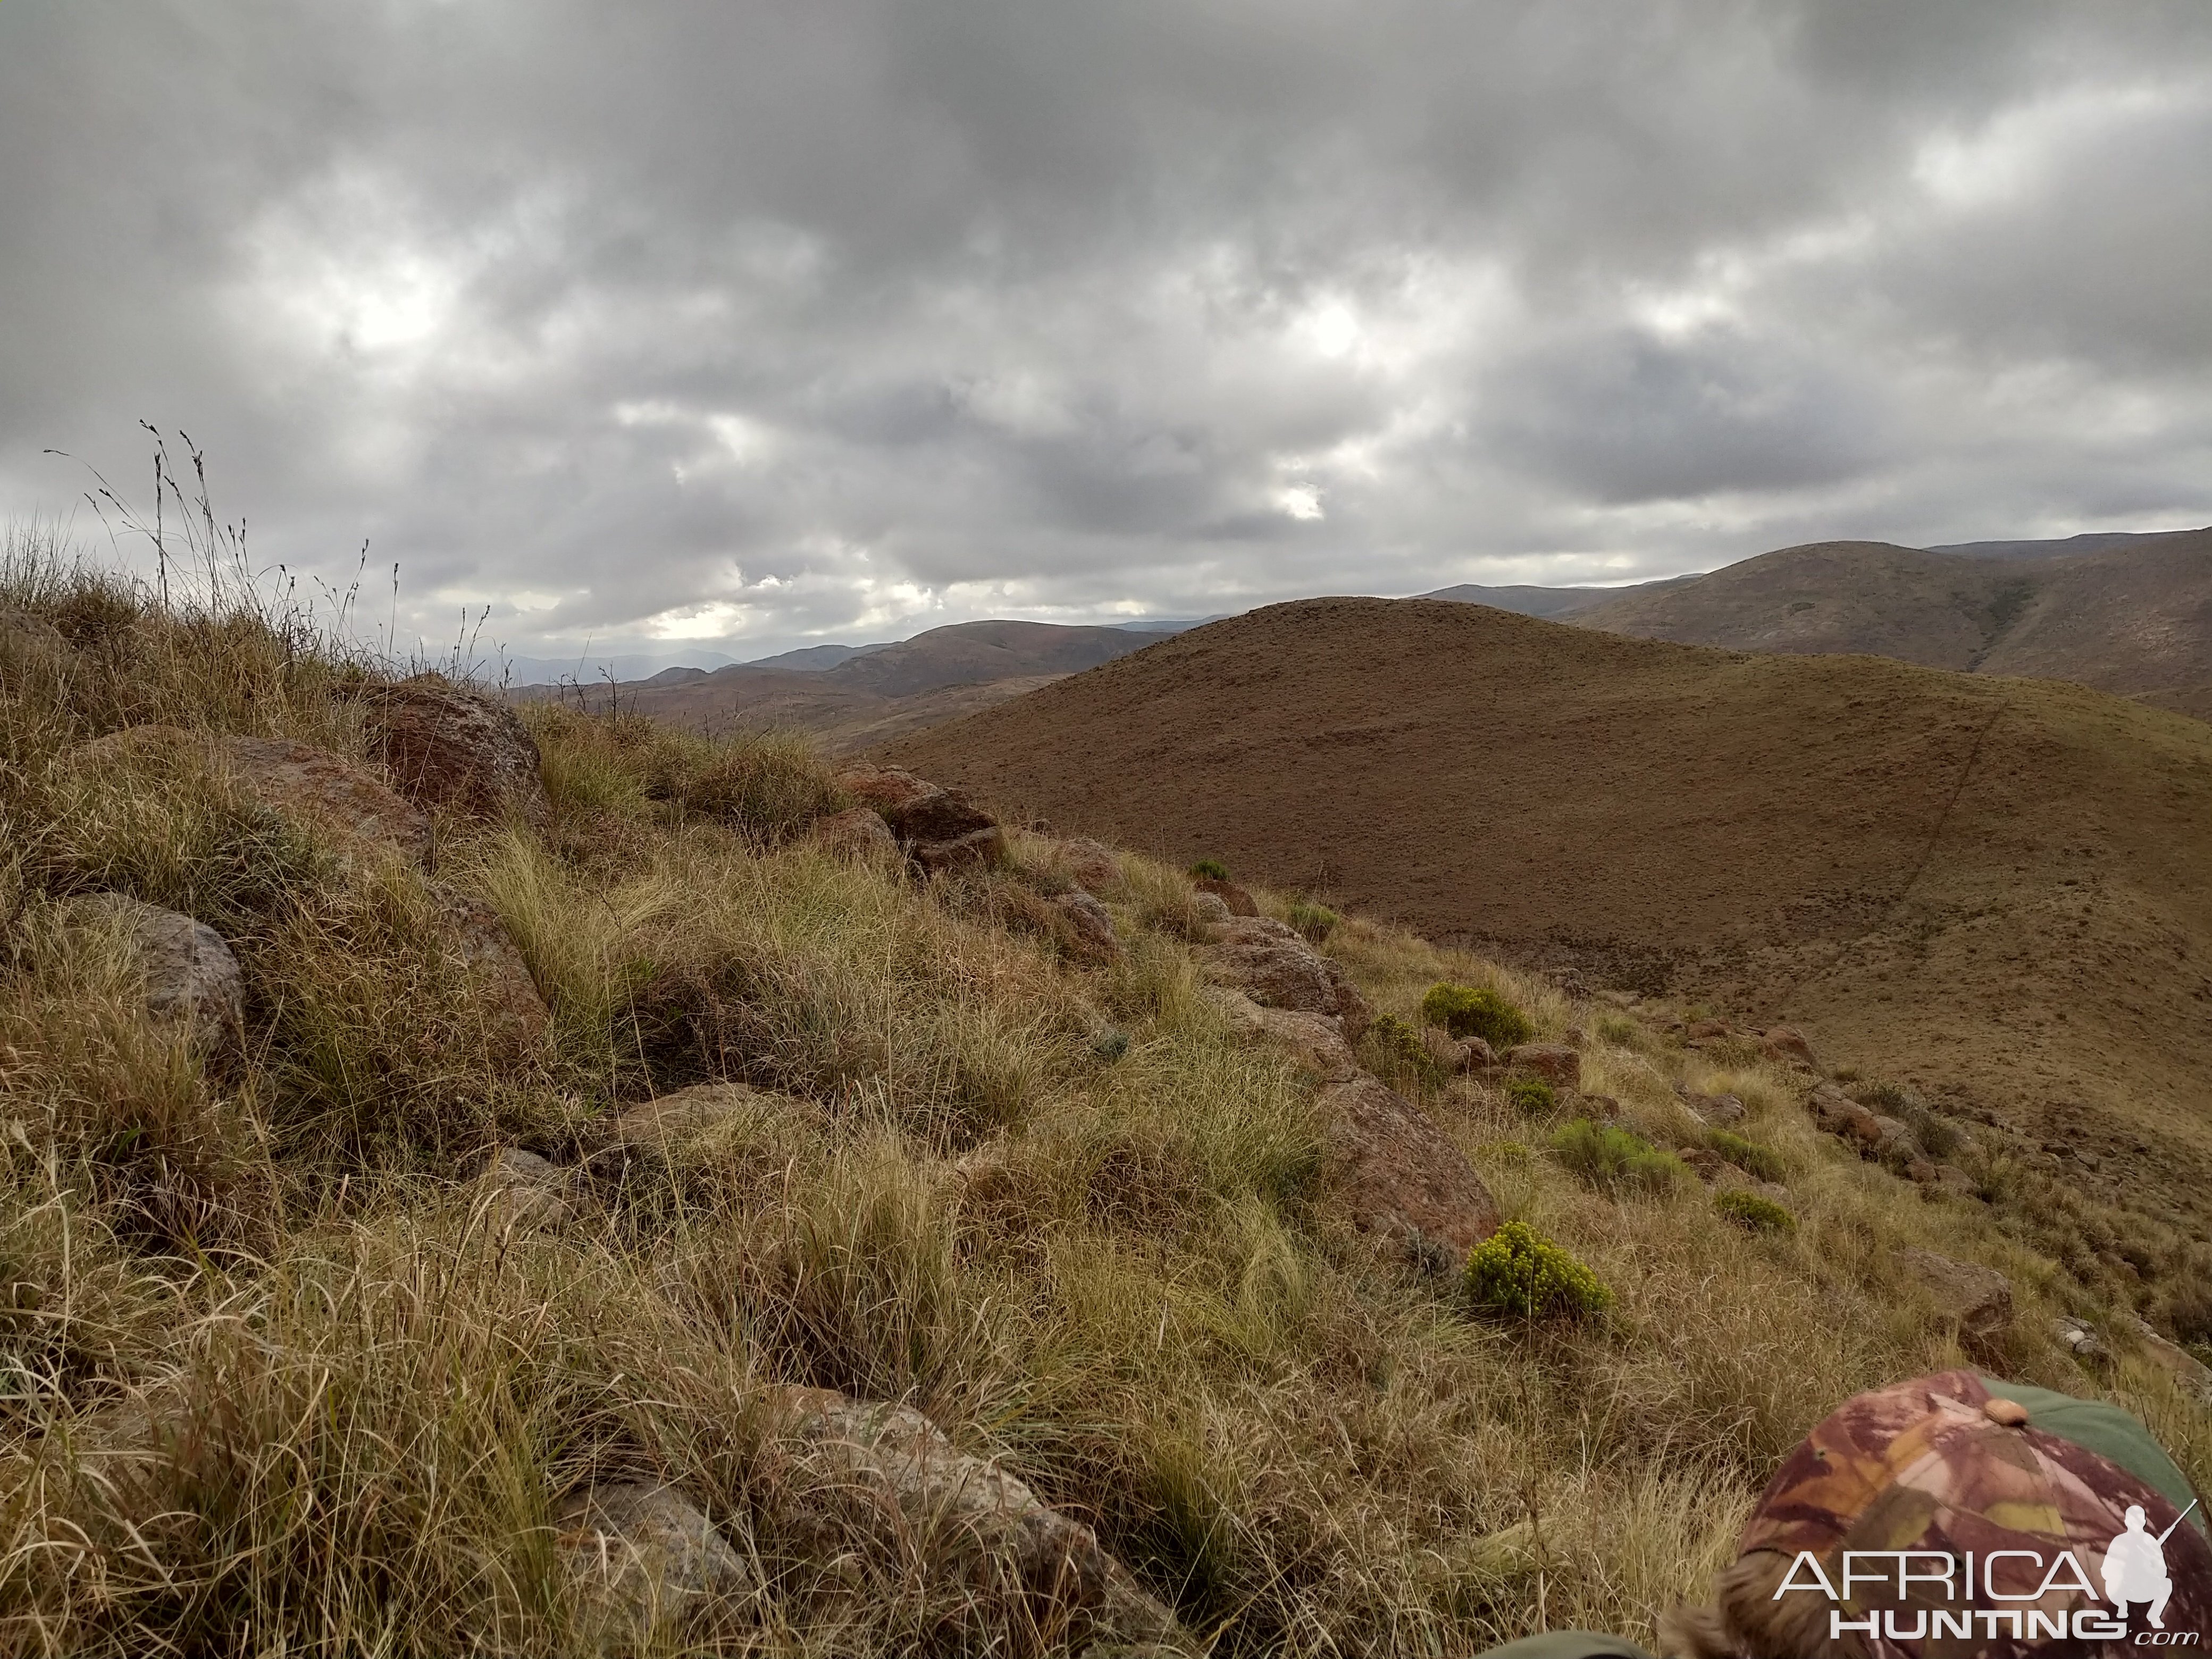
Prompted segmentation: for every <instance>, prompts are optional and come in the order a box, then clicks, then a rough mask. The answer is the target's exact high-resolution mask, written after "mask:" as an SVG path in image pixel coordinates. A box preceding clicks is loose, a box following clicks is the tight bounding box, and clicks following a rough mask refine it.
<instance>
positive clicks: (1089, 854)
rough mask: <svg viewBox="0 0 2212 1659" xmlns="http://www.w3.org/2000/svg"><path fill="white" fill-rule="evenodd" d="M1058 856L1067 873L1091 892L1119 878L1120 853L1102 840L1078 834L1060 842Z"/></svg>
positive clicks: (1107, 885)
mask: <svg viewBox="0 0 2212 1659" xmlns="http://www.w3.org/2000/svg"><path fill="white" fill-rule="evenodd" d="M1060 860H1061V862H1062V863H1063V864H1065V865H1066V866H1067V873H1068V874H1069V875H1071V876H1073V877H1074V878H1075V879H1076V880H1077V881H1079V882H1080V883H1081V884H1083V885H1084V886H1085V887H1087V888H1089V889H1090V890H1091V891H1092V892H1094V893H1095V892H1097V890H1099V889H1100V888H1102V887H1111V886H1112V885H1114V884H1115V883H1116V882H1118V881H1120V880H1121V855H1120V854H1117V853H1115V851H1114V849H1113V848H1110V847H1109V846H1107V845H1106V844H1105V843H1104V842H1098V841H1093V840H1091V838H1090V837H1089V836H1075V837H1073V838H1072V839H1070V840H1067V841H1064V842H1060Z"/></svg>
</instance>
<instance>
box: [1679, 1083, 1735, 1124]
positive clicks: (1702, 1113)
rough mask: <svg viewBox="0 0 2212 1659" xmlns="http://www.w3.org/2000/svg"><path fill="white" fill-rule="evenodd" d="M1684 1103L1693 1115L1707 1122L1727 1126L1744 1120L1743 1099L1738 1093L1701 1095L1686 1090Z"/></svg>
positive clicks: (1683, 1094)
mask: <svg viewBox="0 0 2212 1659" xmlns="http://www.w3.org/2000/svg"><path fill="white" fill-rule="evenodd" d="M1682 1103H1683V1104H1684V1105H1685V1106H1686V1107H1688V1108H1689V1109H1690V1111H1691V1113H1692V1115H1693V1116H1696V1117H1699V1118H1701V1119H1703V1120H1704V1121H1705V1122H1707V1123H1714V1124H1720V1125H1723V1126H1725V1125H1728V1124H1731V1123H1741V1122H1742V1121H1743V1120H1744V1115H1745V1113H1744V1104H1743V1100H1742V1098H1741V1097H1740V1096H1737V1095H1700V1094H1693V1093H1691V1092H1690V1091H1686V1090H1685V1091H1683V1093H1682Z"/></svg>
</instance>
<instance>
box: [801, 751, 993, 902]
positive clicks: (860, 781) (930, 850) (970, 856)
mask: <svg viewBox="0 0 2212 1659" xmlns="http://www.w3.org/2000/svg"><path fill="white" fill-rule="evenodd" d="M837 782H838V783H839V785H840V786H841V787H843V789H844V790H845V792H846V793H848V794H849V795H851V796H852V797H853V798H854V799H855V800H858V801H860V803H862V804H863V805H867V806H871V807H873V808H874V809H875V811H876V812H877V813H878V815H879V816H880V817H882V819H883V821H884V824H885V825H886V826H888V827H889V829H890V832H891V835H892V836H893V837H894V838H896V841H897V842H898V844H899V846H900V847H901V848H902V849H903V850H904V851H905V853H906V855H907V856H908V858H910V859H912V860H914V862H915V866H916V867H917V868H919V869H920V870H921V872H923V873H924V874H926V875H933V876H935V875H945V874H948V873H951V872H957V871H961V870H970V869H975V868H978V867H980V866H985V865H992V864H1003V863H1004V862H1006V831H1005V830H1004V829H1001V828H1000V824H999V821H998V820H997V819H996V818H994V817H992V816H991V815H990V814H989V813H988V812H986V811H984V810H983V809H982V808H981V807H980V806H978V805H975V803H974V802H973V801H971V800H969V799H968V797H967V796H966V795H964V794H963V793H961V792H960V791H958V790H957V789H945V788H941V787H939V786H938V785H936V784H933V783H932V782H930V781H928V780H927V779H926V778H918V777H916V776H915V775H914V774H913V773H911V772H907V771H902V770H901V769H898V768H896V767H867V768H863V769H857V770H854V771H850V772H844V773H841V774H839V775H838V778H837Z"/></svg>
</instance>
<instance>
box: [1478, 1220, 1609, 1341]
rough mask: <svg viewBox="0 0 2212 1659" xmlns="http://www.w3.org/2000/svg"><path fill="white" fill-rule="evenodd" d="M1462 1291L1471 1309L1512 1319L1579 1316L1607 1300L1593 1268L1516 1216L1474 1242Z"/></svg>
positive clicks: (1599, 1308) (1602, 1306) (1605, 1305)
mask: <svg viewBox="0 0 2212 1659" xmlns="http://www.w3.org/2000/svg"><path fill="white" fill-rule="evenodd" d="M1466 1291H1467V1299H1468V1302H1469V1303H1470V1304H1473V1306H1474V1308H1475V1309H1476V1310H1479V1311H1480V1312H1482V1313H1486V1314H1502V1315H1505V1316H1510V1317H1513V1318H1518V1319H1584V1318H1588V1317H1589V1316H1592V1315H1595V1314H1599V1313H1602V1312H1603V1311H1604V1310H1606V1309H1607V1308H1609V1307H1611V1306H1612V1305H1613V1292H1612V1291H1609V1290H1607V1288H1606V1287H1605V1285H1604V1284H1603V1283H1602V1282H1601V1280H1600V1279H1599V1278H1598V1276H1597V1275H1596V1274H1595V1273H1592V1272H1591V1271H1590V1270H1589V1268H1588V1267H1585V1266H1583V1264H1582V1263H1581V1262H1580V1261H1577V1260H1576V1259H1575V1258H1574V1257H1573V1256H1572V1255H1570V1254H1569V1253H1568V1252H1567V1251H1565V1250H1564V1249H1561V1248H1560V1247H1559V1245H1557V1244H1554V1243H1552V1241H1551V1240H1550V1239H1548V1238H1546V1237H1544V1236H1543V1235H1542V1234H1541V1233H1540V1232H1538V1231H1536V1230H1535V1229H1534V1228H1533V1227H1531V1226H1529V1225H1528V1224H1527V1223H1526V1222H1522V1221H1509V1222H1507V1223H1506V1224H1505V1225H1504V1226H1502V1227H1500V1228H1499V1229H1498V1231H1496V1232H1494V1233H1492V1235H1491V1236H1490V1237H1488V1238H1486V1239H1485V1240H1484V1241H1483V1242H1482V1243H1480V1244H1478V1245H1476V1246H1475V1247H1474V1251H1473V1252H1472V1253H1471V1254H1470V1255H1468V1259H1467V1277H1466Z"/></svg>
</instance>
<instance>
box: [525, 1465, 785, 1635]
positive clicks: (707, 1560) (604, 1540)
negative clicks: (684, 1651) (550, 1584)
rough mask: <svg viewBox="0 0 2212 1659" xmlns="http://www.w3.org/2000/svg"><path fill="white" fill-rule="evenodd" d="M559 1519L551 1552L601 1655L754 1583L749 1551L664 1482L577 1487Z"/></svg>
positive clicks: (555, 1519) (560, 1510)
mask: <svg viewBox="0 0 2212 1659" xmlns="http://www.w3.org/2000/svg"><path fill="white" fill-rule="evenodd" d="M553 1527H554V1551H555V1554H556V1558H557V1559H558V1560H559V1561H560V1563H561V1565H562V1569H563V1570H564V1571H565V1573H566V1576H567V1577H568V1582H569V1584H570V1586H571V1589H572V1591H573V1593H574V1595H575V1596H576V1598H577V1600H578V1601H580V1603H581V1604H582V1611H583V1613H584V1623H585V1626H586V1631H587V1632H588V1639H589V1640H591V1642H592V1644H593V1647H594V1649H595V1650H597V1651H598V1652H600V1653H605V1654H614V1653H629V1652H634V1651H635V1650H639V1649H641V1648H645V1647H647V1646H648V1645H650V1644H653V1640H654V1638H655V1636H656V1634H657V1633H659V1632H663V1631H665V1629H666V1628H667V1627H668V1626H671V1625H672V1624H673V1623H674V1622H675V1621H676V1620H678V1619H679V1618H680V1617H681V1616H682V1615H683V1614H684V1613H685V1612H686V1611H687V1610H688V1609H689V1608H690V1607H691V1606H692V1605H693V1604H694V1603H696V1602H698V1601H701V1600H702V1599H703V1598H705V1597H708V1596H710V1595H743V1594H744V1592H745V1591H746V1590H748V1589H751V1588H752V1583H753V1578H752V1572H751V1571H750V1569H749V1568H748V1567H747V1566H746V1565H745V1560H744V1557H743V1556H741V1555H739V1554H738V1553H737V1551H735V1550H734V1549H732V1548H731V1547H730V1544H729V1541H728V1540H727V1539H726V1538H724V1537H723V1536H722V1534H720V1532H719V1531H718V1530H717V1529H716V1528H715V1526H714V1522H711V1521H709V1520H708V1518H707V1516H705V1515H703V1514H702V1513H701V1512H700V1510H699V1509H698V1508H697V1506H696V1505H695V1504H692V1503H691V1501H690V1499H689V1498H685V1497H684V1495H683V1494H682V1493H681V1492H676V1491H674V1490H673V1489H671V1488H670V1487H667V1486H656V1485H653V1484H652V1483H650V1482H647V1481H642V1480H631V1481H620V1482H613V1483H610V1484H609V1485H606V1486H592V1487H590V1488H588V1489H586V1490H585V1491H583V1492H575V1493H573V1494H572V1495H571V1496H570V1497H569V1498H568V1499H567V1500H566V1501H564V1502H563V1503H562V1504H561V1505H560V1506H559V1507H558V1508H557V1509H556V1510H555V1511H554V1513H553Z"/></svg>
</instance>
